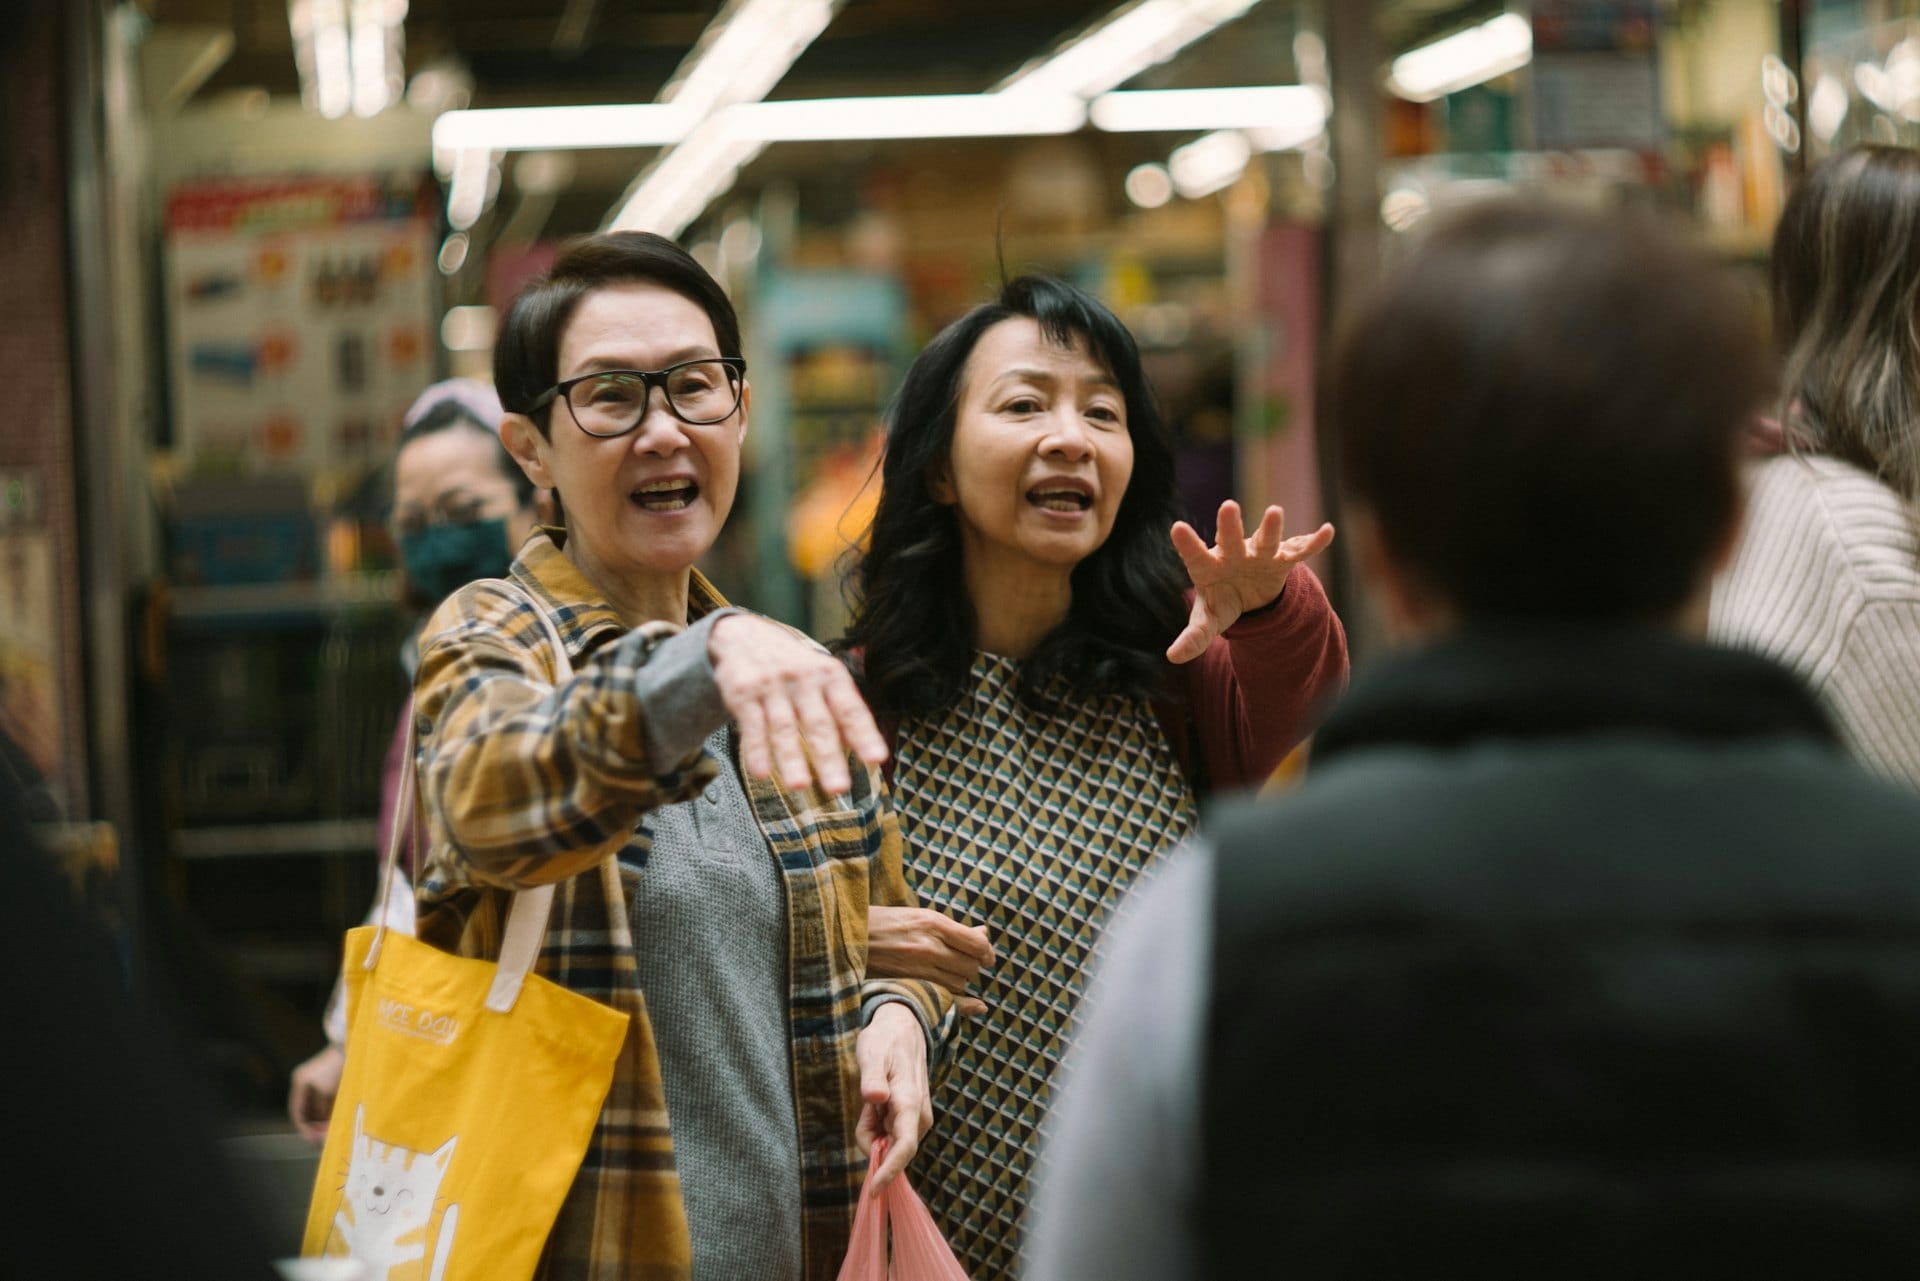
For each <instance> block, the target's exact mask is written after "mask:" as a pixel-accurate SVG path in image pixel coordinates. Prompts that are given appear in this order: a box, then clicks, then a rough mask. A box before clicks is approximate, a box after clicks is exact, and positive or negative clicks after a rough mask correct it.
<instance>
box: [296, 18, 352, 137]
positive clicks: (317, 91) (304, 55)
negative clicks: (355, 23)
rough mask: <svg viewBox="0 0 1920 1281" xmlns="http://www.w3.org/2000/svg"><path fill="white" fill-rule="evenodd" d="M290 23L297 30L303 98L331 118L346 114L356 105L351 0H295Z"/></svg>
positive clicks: (309, 105) (297, 48) (297, 58)
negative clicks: (349, 23)
mask: <svg viewBox="0 0 1920 1281" xmlns="http://www.w3.org/2000/svg"><path fill="white" fill-rule="evenodd" d="M287 26H288V29H289V30H291V32H292V33H293V57H294V63H295V65H296V66H297V67H298V68H299V71H300V97H301V99H302V100H303V101H305V103H306V104H307V106H308V107H310V108H311V109H313V110H314V111H317V112H319V113H320V114H321V115H323V116H325V117H327V118H328V119H330V120H331V119H335V118H337V117H340V116H344V115H346V114H347V112H348V111H350V110H352V108H353V51H352V43H351V41H350V39H349V37H348V35H347V0H291V2H290V3H289V4H288V5H287Z"/></svg>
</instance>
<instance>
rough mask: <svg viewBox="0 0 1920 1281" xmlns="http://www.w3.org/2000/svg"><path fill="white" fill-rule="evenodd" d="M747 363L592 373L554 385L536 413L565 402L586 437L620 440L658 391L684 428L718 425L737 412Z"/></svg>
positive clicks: (709, 361)
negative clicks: (656, 389)
mask: <svg viewBox="0 0 1920 1281" xmlns="http://www.w3.org/2000/svg"><path fill="white" fill-rule="evenodd" d="M746 376H747V362H746V361H744V360H742V359H741V358H740V357H738V356H708V357H704V358H703V359H700V360H683V361H681V362H680V363H679V364H677V365H668V366H667V367H666V368H665V369H596V370H594V371H593V372H592V373H590V374H581V375H580V376H579V377H577V378H569V379H567V380H565V381H564V382H559V383H555V384H554V385H553V386H552V387H549V388H548V389H547V390H546V391H544V392H542V393H540V397H539V399H537V400H535V401H534V402H533V412H534V413H536V414H537V413H539V412H540V411H541V410H543V409H545V408H546V407H547V406H548V405H550V404H552V403H553V402H554V401H555V400H562V401H565V402H566V406H567V412H568V413H570V414H572V415H573V421H574V423H575V424H576V425H577V426H578V427H579V428H580V430H581V431H583V432H585V433H587V435H589V436H624V435H626V434H627V433H628V432H630V431H632V430H633V429H634V428H635V427H638V426H639V425H640V420H641V419H642V418H645V417H646V416H647V402H648V401H649V400H650V399H651V398H652V396H653V389H654V388H655V387H658V388H659V389H660V391H661V393H662V394H663V395H665V396H666V398H667V411H668V412H669V413H671V414H672V415H673V416H674V417H675V418H678V419H679V420H680V421H681V422H683V423H692V424H694V425H695V426H701V425H704V424H706V423H717V422H719V421H720V420H721V419H723V418H726V417H728V416H729V415H731V414H732V413H733V411H734V410H736V409H738V408H740V390H741V388H742V387H743V386H745V385H746Z"/></svg>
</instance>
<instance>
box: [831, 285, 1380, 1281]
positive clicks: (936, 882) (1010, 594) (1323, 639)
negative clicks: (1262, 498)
mask: <svg viewBox="0 0 1920 1281" xmlns="http://www.w3.org/2000/svg"><path fill="white" fill-rule="evenodd" d="M1176 508H1177V502H1176V499H1175V493H1174V469H1173V447H1172V443H1171V441H1170V440H1169V438H1168V436H1167V432H1166V429H1165V428H1164V427H1163V426H1162V424H1161V421H1160V417H1159V414H1158V411H1157V410H1156V409H1155V406H1154V401H1153V394H1152V391H1151V389H1150V388H1149V386H1148V384H1147V379H1146V374H1145V371H1144V370H1143V369H1142V368H1141V364H1140V354H1139V351H1138V349H1137V348H1136V347H1135V345H1134V341H1133V337H1132V335H1131V334H1129V333H1128V332H1127V329H1126V327H1125V326H1124V325H1122V324H1121V323H1120V321H1119V319H1118V318H1117V317H1115V316H1114V314H1113V313H1112V312H1111V311H1109V310H1107V308H1106V307H1105V306H1104V305H1102V304H1101V303H1100V302H1099V300H1097V299H1095V298H1093V297H1092V296H1090V295H1088V294H1086V293H1084V292H1083V291H1081V290H1079V289H1076V288H1074V287H1073V286H1071V285H1069V284H1067V283H1065V282H1064V281H1059V280H1052V279H1047V278H1044V277H1031V276H1030V277H1023V278H1021V279H1018V280H1015V281H1013V282H1011V283H1010V284H1008V285H1007V286H1006V287H1005V288H1004V289H1003V290H1002V291H1001V294H1000V297H999V298H998V299H996V300H995V301H993V302H990V303H986V304H983V305H982V306H979V307H976V308H975V309H974V310H972V311H971V312H969V313H967V314H966V315H965V316H963V317H961V318H960V319H959V320H957V321H955V322H954V323H953V324H952V325H950V326H948V327H947V329H946V330H945V331H943V332H942V333H941V334H940V335H939V336H938V337H936V338H935V339H934V340H933V342H932V343H930V344H929V345H928V346H927V349H926V350H925V351H923V352H922V353H921V354H920V356H919V358H918V359H917V360H915V361H914V363H913V366H912V367H911V368H910V369H909V370H908V371H907V376H906V378H905V380H904V381H903V382H902V384H901V388H900V392H899V395H898V396H897V397H896V398H895V401H894V405H893V409H892V411H891V413H890V415H889V422H888V427H887V444H886V458H885V462H884V464H883V467H882V473H881V492H880V500H879V506H878V509H877V511H876V514H875V517H874V522H873V532H872V536H871V543H870V550H869V551H868V552H867V553H866V555H865V557H864V559H862V561H861V562H860V564H859V567H858V570H857V576H856V582H857V585H858V588H859V591H860V599H859V602H858V605H857V607H856V614H855V618H854V622H853V625H852V627H851V629H850V630H849V634H848V643H849V645H850V646H851V650H852V655H851V656H852V657H853V659H854V661H855V663H856V664H857V665H858V667H859V669H860V671H861V676H862V681H863V684H864V687H865V690H866V693H867V697H868V698H869V700H870V701H871V702H872V705H873V707H874V709H875V710H876V712H877V713H878V714H879V715H880V717H881V720H882V721H883V722H884V723H885V724H887V725H888V726H889V727H891V729H892V732H893V750H894V758H895V759H894V765H893V795H894V799H895V803H896V804H897V806H898V808H899V810H900V815H901V823H902V828H903V830H904V831H905V833H906V838H907V850H908V864H909V866H910V867H911V869H912V875H913V880H914V885H915V886H916V888H918V889H919V890H920V891H921V893H922V894H923V895H925V897H926V898H927V899H928V903H929V906H928V909H925V910H915V911H901V910H881V909H876V910H875V912H874V914H873V919H872V934H871V938H872V949H873V960H874V964H875V966H876V968H885V969H886V970H887V971H888V972H890V973H901V974H916V975H920V976H923V977H927V978H934V979H938V980H941V981H943V982H945V983H948V984H949V985H951V986H952V987H953V988H955V989H956V990H958V991H965V990H966V989H967V988H968V986H969V985H970V984H973V983H975V982H977V983H978V986H977V987H976V988H975V989H974V994H973V995H974V998H975V999H976V1006H975V1010H976V1014H977V1017H975V1018H974V1019H973V1020H972V1022H971V1023H970V1024H969V1025H968V1027H967V1028H966V1029H965V1031H964V1034H963V1035H962V1036H961V1037H960V1038H959V1040H958V1041H957V1043H956V1045H955V1048H954V1051H953V1056H952V1066H951V1068H950V1069H949V1070H948V1071H947V1073H946V1080H945V1084H944V1086H943V1097H944V1098H945V1099H946V1100H948V1102H947V1104H946V1106H943V1107H942V1109H941V1120H940V1124H939V1127H938V1128H937V1129H936V1130H935V1132H934V1133H933V1134H932V1135H930V1136H929V1138H928V1141H927V1145H926V1151H925V1153H924V1155H923V1157H922V1159H921V1163H920V1165H919V1167H918V1169H917V1173H916V1177H915V1185H916V1187H917V1188H918V1189H919V1190H920V1192H921V1194H922V1195H923V1196H924V1197H925V1198H926V1200H927V1203H928V1205H929V1207H930V1208H931V1209H932V1210H933V1212H934V1215H935V1217H936V1218H938V1219H939V1220H940V1222H941V1226H942V1227H943V1228H945V1230H946V1232H947V1239H948V1241H949V1242H950V1243H951V1244H952V1245H953V1247H954V1249H955V1251H956V1253H958V1254H959V1255H960V1257H961V1259H962V1261H963V1262H964V1263H965V1264H966V1265H967V1268H968V1270H969V1272H970V1273H971V1275H972V1276H973V1278H974V1281H995V1279H997V1278H1002V1277H1009V1276H1011V1275H1012V1274H1013V1271H1014V1266H1015V1262H1016V1260H1017V1258H1018V1254H1019V1249H1020V1234H1021V1231H1022V1225H1023V1223H1024V1220H1025V1214H1026V1204H1027V1187H1028V1180H1029V1175H1030V1172H1031V1170H1032V1165H1033V1158H1034V1151H1035V1147H1036V1146H1037V1141H1038V1125H1039V1121H1040V1117H1041V1115H1042V1114H1043V1110H1044V1108H1045V1107H1046V1101H1047V1096H1048V1093H1049V1091H1050V1090H1051V1088H1052V1082H1053V1077H1054V1071H1055V1069H1056V1068H1057V1067H1058V1065H1059V1062H1060V1056H1061V1053H1062V1050H1063V1047H1064V1045H1065V1040H1066V1036H1067V1032H1068V1029H1069V1027H1070V1026H1071V1022H1072V1018H1073V1012H1074V1007H1075V1006H1076V1004H1077V1003H1078V1001H1079V999H1080V993H1081V991H1082V988H1083V985H1084V983H1085V979H1086V972H1087V965H1088V962H1089V959H1090V958H1091V956H1092V955H1093V951H1094V948H1095V946H1096V944H1097V942H1098V939H1099V937H1100V932H1101V930H1102V928H1103V927H1104V925H1105V921H1106V918H1107V916H1108V914H1109V912H1110V911H1111V910H1112V909H1113V908H1114V906H1115V905H1116V904H1118V903H1119V902H1120V901H1121V899H1122V898H1123V897H1124V896H1125V894H1126V893H1127V891H1128V890H1129V889H1130V888H1131V887H1132V886H1133V884H1134V883H1135V881H1136V880H1137V879H1138V878H1140V877H1141V876H1143V875H1146V874H1147V873H1148V872H1149V871H1150V870H1151V868H1152V867H1153V866H1154V865H1155V864H1156V863H1157V861H1158V859H1159V857H1160V856H1161V854H1163V853H1164V852H1165V851H1166V850H1167V849H1168V848H1170V847H1171V846H1172V845H1174V844H1175V843H1176V842H1178V841H1179V839H1180V838H1181V837H1182V836H1183V835H1184V834H1185V833H1186V832H1187V830H1188V829H1189V828H1190V827H1191V826H1192V824H1193V821H1194V816H1195V811H1196V801H1197V798H1198V797H1200V796H1202V795H1204V794H1205V793H1206V792H1207V791H1208V790H1209V788H1221V789H1224V788H1230V787H1239V786H1245V785H1255V784H1258V783H1260V782H1262V781H1263V780H1264V779H1265V778H1266V777H1267V776H1268V774H1269V773H1270V772H1271V771H1272V770H1273V769H1274V768H1275V766H1277V765H1278V764H1279V763H1280V761H1281V760H1282V758H1283V757H1284V756H1285V755H1286V753H1287V751H1288V749H1289V748H1291V747H1292V746H1293V745H1294V743H1296V742H1297V741H1298V740H1299V738H1300V737H1301V735H1302V734H1304V733H1305V732H1306V729H1307V718H1308V715H1309V713H1310V710H1311V709H1312V708H1313V707H1314V705H1315V704H1316V703H1318V702H1319V701H1321V700H1322V699H1324V698H1326V697H1328V696H1330V695H1332V694H1333V693H1334V692H1335V691H1336V690H1338V689H1339V687H1340V685H1341V684H1342V682H1343V681H1344V680H1345V677H1346V671H1347V652H1346V640H1345V636H1344V633H1343V632H1342V630H1341V626H1340V621H1339V619H1337V618H1336V617H1335V616H1334V614H1333V611H1332V609H1331V608H1330V607H1329V605H1328V603H1327V597H1326V594H1325V593H1324V592H1323V591H1322V590H1321V587H1320V584H1319V582H1318V581H1317V580H1316V579H1315V578H1314V575H1313V572H1312V571H1311V570H1310V569H1308V568H1307V567H1306V566H1305V565H1302V564H1300V562H1301V561H1302V560H1304V559H1305V558H1307V557H1308V556H1311V555H1313V554H1314V553H1316V552H1318V551H1320V550H1321V549H1322V548H1324V547H1325V546H1326V545H1327V543H1328V542H1329V541H1330V540H1331V539H1332V537H1333V529H1332V527H1331V526H1322V527H1321V528H1320V529H1318V530H1315V531H1313V532H1312V533H1309V534H1304V535H1300V536H1297V537H1293V538H1286V537H1283V532H1284V531H1283V529H1282V520H1283V515H1282V513H1281V512H1280V511H1279V509H1277V508H1269V509H1268V510H1267V511H1266V513H1265V514H1264V515H1263V516H1262V518H1261V519H1260V521H1259V522H1258V524H1257V526H1256V528H1255V529H1254V530H1252V531H1251V536H1249V532H1248V531H1247V530H1245V529H1243V528H1242V518H1241V515H1240V509H1239V507H1238V506H1237V505H1235V504H1231V503H1229V504H1226V505H1224V506H1222V508H1221V509H1220V516H1219V543H1218V545H1217V546H1215V547H1209V546H1207V544H1206V543H1205V542H1203V541H1202V540H1201V538H1200V536H1199V534H1198V533H1196V532H1195V531H1194V529H1193V528H1192V527H1190V526H1188V525H1186V524H1185V523H1183V522H1180V521H1178V520H1177V515H1178V513H1177V510H1176ZM932 909H938V910H937V911H935V910H932ZM989 938H990V939H991V943H992V946H991V947H989V946H988V942H989ZM983 968H988V969H989V972H988V973H987V974H985V975H984V976H980V973H979V972H980V971H981V970H982V969H983ZM981 1007H984V1008H981Z"/></svg>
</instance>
